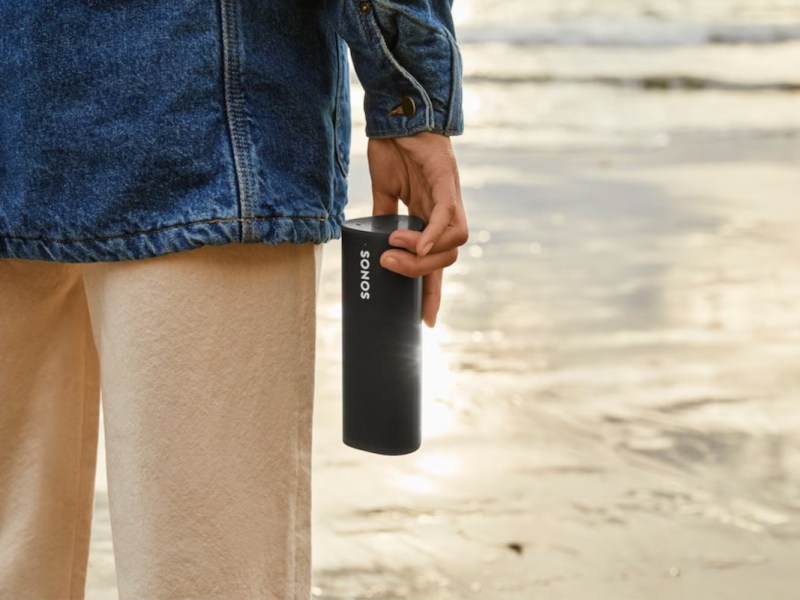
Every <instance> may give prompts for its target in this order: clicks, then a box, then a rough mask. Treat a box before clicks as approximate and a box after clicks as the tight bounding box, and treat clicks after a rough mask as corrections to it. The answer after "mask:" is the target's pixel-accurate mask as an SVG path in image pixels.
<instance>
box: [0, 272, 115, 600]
mask: <svg viewBox="0 0 800 600" xmlns="http://www.w3.org/2000/svg"><path fill="white" fill-rule="evenodd" d="M99 407H100V398H99V374H98V363H97V353H96V351H95V346H94V340H93V338H92V330H91V327H90V324H89V314H88V310H87V304H86V297H85V294H84V288H83V281H82V279H81V266H80V265H77V264H66V263H52V262H48V261H35V260H21V259H2V260H0V598H13V599H15V600H21V599H25V598H29V599H34V598H36V599H44V598H53V599H55V598H58V599H64V598H79V599H80V598H83V597H84V586H85V581H86V567H87V561H88V556H89V539H90V536H91V523H92V505H93V501H94V484H95V464H96V457H97V436H98V419H99Z"/></svg>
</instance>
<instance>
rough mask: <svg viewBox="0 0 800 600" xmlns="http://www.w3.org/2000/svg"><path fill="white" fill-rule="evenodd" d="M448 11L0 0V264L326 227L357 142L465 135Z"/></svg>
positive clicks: (305, 238) (117, 256) (90, 258)
mask: <svg viewBox="0 0 800 600" xmlns="http://www.w3.org/2000/svg"><path fill="white" fill-rule="evenodd" d="M451 6H452V0H403V1H402V2H401V1H399V0H397V1H394V0H25V1H20V2H11V1H9V2H5V1H0V24H1V25H0V258H23V259H39V260H48V261H55V262H95V261H117V260H129V259H137V258H143V257H148V256H156V255H160V254H166V253H168V252H176V251H183V250H189V249H192V248H196V247H198V246H202V245H208V244H225V243H229V242H253V243H255V242H261V243H269V244H275V243H282V242H291V243H305V242H314V243H323V242H326V241H328V240H330V239H333V238H337V237H339V236H340V235H341V224H342V221H343V219H344V212H343V211H344V206H345V204H346V203H347V189H348V188H347V174H348V169H349V155H350V130H351V121H350V89H349V73H348V69H349V62H348V59H347V55H348V48H349V52H350V56H351V57H352V64H353V66H354V68H355V71H356V75H357V76H358V79H359V81H360V82H361V84H362V85H363V87H364V92H365V96H364V111H365V119H366V131H365V133H366V135H367V136H369V137H381V138H384V137H397V136H407V135H412V134H414V133H417V132H420V131H434V132H438V133H441V134H444V135H458V134H460V133H462V130H463V116H462V107H461V74H462V72H461V55H460V52H459V49H458V46H457V44H456V39H455V32H454V28H453V21H452V16H451V12H450V11H451Z"/></svg>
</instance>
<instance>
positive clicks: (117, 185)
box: [0, 0, 468, 600]
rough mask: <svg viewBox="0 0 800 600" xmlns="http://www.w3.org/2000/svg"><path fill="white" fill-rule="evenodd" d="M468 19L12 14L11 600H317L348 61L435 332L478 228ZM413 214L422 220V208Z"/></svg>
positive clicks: (6, 539) (397, 8)
mask: <svg viewBox="0 0 800 600" xmlns="http://www.w3.org/2000/svg"><path fill="white" fill-rule="evenodd" d="M451 9H452V0H406V1H404V2H402V3H399V2H394V1H392V0H303V1H302V2H297V0H272V1H271V2H263V1H260V0H218V1H216V2H211V1H208V2H199V1H197V0H170V1H169V2H166V1H161V2H158V1H155V0H150V1H145V0H128V1H126V2H120V1H118V0H85V1H84V2H74V1H73V0H27V1H26V2H3V3H0V22H2V23H3V27H2V28H0V90H2V91H1V92H0V307H1V308H0V598H14V599H16V600H20V599H23V598H37V599H43V598H83V597H84V595H85V585H86V571H87V561H88V554H89V540H90V530H91V520H92V507H93V501H94V482H95V475H96V467H95V460H96V454H97V436H98V428H99V407H100V404H101V401H102V408H103V423H104V431H105V440H106V451H107V477H108V493H109V497H108V500H109V511H110V519H111V528H112V532H113V548H114V557H115V564H116V573H117V586H118V590H119V595H120V597H121V598H123V599H128V598H149V599H153V598H177V597H180V598H227V599H233V598H280V599H281V600H286V599H289V598H292V599H296V598H302V599H308V598H309V597H310V586H311V528H310V514H311V513H310V511H311V492H310V489H311V488H310V480H311V421H312V419H311V417H312V407H313V394H314V353H315V314H316V313H315V310H316V300H317V289H318V285H319V276H320V268H321V259H322V247H323V244H324V243H325V242H327V241H329V240H331V239H335V238H338V237H339V236H340V234H341V224H342V222H343V219H344V212H343V209H344V206H345V205H346V203H347V192H348V188H347V177H348V175H349V152H350V128H351V122H350V96H349V92H350V89H349V83H348V82H349V75H348V69H349V64H350V63H349V61H348V51H349V55H350V57H351V60H352V65H353V67H354V68H355V70H356V75H357V76H358V78H359V81H360V82H361V84H362V86H363V88H364V93H365V95H364V114H365V119H366V128H365V133H366V135H367V137H368V138H369V141H368V149H367V158H368V164H369V174H370V178H371V185H372V195H373V214H376V215H377V214H390V213H395V212H398V210H399V209H400V208H401V207H402V206H403V205H405V207H406V208H407V210H408V212H409V213H410V214H414V215H417V216H419V217H421V218H422V219H423V221H425V223H426V226H425V228H424V230H423V231H422V232H414V231H409V230H399V231H396V232H394V233H393V235H392V237H391V239H390V242H391V244H392V245H393V246H395V248H393V249H391V250H388V251H386V252H385V253H384V254H383V255H382V256H381V260H380V262H381V265H383V266H384V267H385V268H387V269H390V270H392V271H395V272H397V273H401V274H404V275H407V276H422V277H423V280H424V284H423V287H424V304H423V314H422V315H421V317H422V318H423V319H424V321H425V323H426V324H427V325H428V326H429V327H433V326H434V324H435V322H436V318H437V314H438V311H439V306H440V302H441V285H442V275H443V270H444V269H445V268H447V267H449V266H450V265H452V264H453V262H454V261H455V260H457V255H458V247H459V246H461V245H463V244H464V243H466V241H467V238H468V226H467V221H466V216H465V212H464V207H463V202H462V198H461V188H460V182H459V175H458V167H457V162H456V159H455V156H454V153H453V149H452V146H451V143H450V137H451V136H453V135H459V134H461V133H462V131H463V113H462V106H461V76H462V68H461V56H460V51H459V48H458V45H457V43H456V38H455V31H454V27H453V20H452V13H451ZM401 203H402V204H401Z"/></svg>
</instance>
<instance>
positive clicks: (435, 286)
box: [422, 269, 444, 327]
mask: <svg viewBox="0 0 800 600" xmlns="http://www.w3.org/2000/svg"><path fill="white" fill-rule="evenodd" d="M443 274H444V271H443V270H442V269H438V270H436V271H434V272H433V273H431V274H430V275H426V276H425V277H423V278H422V320H423V321H425V324H426V325H427V326H428V327H433V326H434V325H436V315H437V314H438V313H439V306H440V305H441V302H442V275H443Z"/></svg>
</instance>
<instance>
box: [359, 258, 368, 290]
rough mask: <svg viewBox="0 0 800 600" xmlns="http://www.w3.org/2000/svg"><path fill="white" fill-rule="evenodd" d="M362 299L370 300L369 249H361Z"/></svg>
mask: <svg viewBox="0 0 800 600" xmlns="http://www.w3.org/2000/svg"><path fill="white" fill-rule="evenodd" d="M360 267H361V299H362V300H369V250H362V251H361V263H360Z"/></svg>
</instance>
